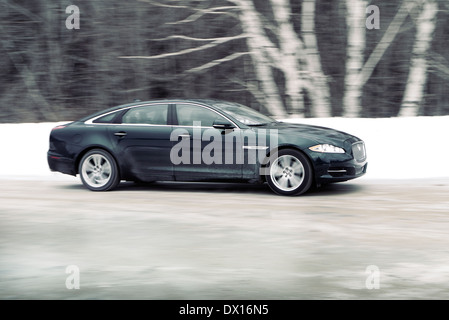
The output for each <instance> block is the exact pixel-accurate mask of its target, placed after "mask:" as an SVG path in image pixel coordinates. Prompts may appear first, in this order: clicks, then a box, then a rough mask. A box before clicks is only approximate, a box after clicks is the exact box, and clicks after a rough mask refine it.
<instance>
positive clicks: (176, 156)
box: [171, 103, 242, 181]
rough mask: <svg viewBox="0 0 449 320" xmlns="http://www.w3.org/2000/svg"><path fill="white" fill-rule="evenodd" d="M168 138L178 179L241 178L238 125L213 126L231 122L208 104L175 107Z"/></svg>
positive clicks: (179, 104)
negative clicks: (171, 128)
mask: <svg viewBox="0 0 449 320" xmlns="http://www.w3.org/2000/svg"><path fill="white" fill-rule="evenodd" d="M174 121H175V122H174V124H175V125H174V126H173V131H172V137H171V140H172V141H173V142H174V143H175V145H174V147H173V149H172V154H171V158H172V162H173V164H174V175H175V179H176V180H180V181H202V180H203V181H207V180H211V181H219V180H230V179H241V177H242V162H241V161H237V159H236V157H237V155H236V141H239V139H240V134H241V133H240V129H239V128H238V127H237V126H236V125H233V127H234V128H232V129H217V128H214V127H213V125H214V123H215V124H217V123H221V124H232V122H231V121H230V120H229V119H227V118H225V117H224V116H222V115H221V114H219V113H218V112H217V111H215V110H213V109H212V108H208V107H206V106H202V105H196V104H191V103H178V104H176V107H175V113H174Z"/></svg>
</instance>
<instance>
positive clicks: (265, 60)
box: [0, 0, 449, 123]
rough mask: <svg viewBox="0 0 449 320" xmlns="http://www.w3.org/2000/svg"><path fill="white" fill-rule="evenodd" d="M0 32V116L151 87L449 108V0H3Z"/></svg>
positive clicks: (398, 111) (50, 113) (87, 108)
mask: <svg viewBox="0 0 449 320" xmlns="http://www.w3.org/2000/svg"><path fill="white" fill-rule="evenodd" d="M70 5H76V6H77V7H78V8H79V11H80V16H79V18H80V20H79V21H80V25H79V29H68V28H67V26H66V22H67V21H66V20H68V19H69V22H70V19H71V18H70V16H71V14H72V12H66V8H67V7H68V6H70ZM373 6H376V7H377V8H378V9H379V11H378V17H379V20H378V21H376V20H375V16H374V15H375V14H376V8H375V7H373ZM72 18H73V17H72ZM73 21H75V20H73ZM377 22H378V26H377V27H378V28H376V27H374V26H376V23H377ZM368 25H370V26H371V28H368ZM0 34H1V37H0V52H1V57H2V62H1V63H0V72H1V76H2V77H1V79H0V122H3V123H6V122H43V121H62V120H64V121H65V120H75V119H77V118H79V117H81V116H84V115H87V114H90V113H92V112H95V111H98V110H101V109H105V108H107V107H111V106H115V105H119V104H125V103H129V102H132V101H134V100H135V99H140V100H149V99H157V98H215V99H224V100H228V101H236V102H239V103H242V104H245V105H248V106H251V107H252V108H254V109H257V110H260V111H262V112H264V113H266V114H271V115H274V116H276V117H289V116H299V117H329V116H338V117H341V116H343V117H396V116H420V115H424V116H431V115H447V114H449V95H448V94H447V92H448V91H449V90H448V89H449V81H448V80H449V50H448V48H449V36H448V34H449V1H447V0H441V1H437V0H416V1H413V0H409V1H406V0H392V1H376V0H373V1H368V0H228V1H227V0H210V1H207V0H184V1H175V0H159V1H153V0H128V1H123V0H95V1H93V0H59V1H55V0H33V1H29V0H26V1H25V0H0Z"/></svg>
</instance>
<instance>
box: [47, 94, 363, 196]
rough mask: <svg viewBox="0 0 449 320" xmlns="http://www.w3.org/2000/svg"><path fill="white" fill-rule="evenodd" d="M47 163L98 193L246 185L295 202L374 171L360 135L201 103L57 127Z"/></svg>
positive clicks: (162, 103) (137, 106)
mask: <svg viewBox="0 0 449 320" xmlns="http://www.w3.org/2000/svg"><path fill="white" fill-rule="evenodd" d="M47 159H48V164H49V167H50V170H52V171H58V172H61V173H65V174H69V175H73V176H76V175H79V176H80V177H81V181H82V183H83V184H84V185H85V186H86V187H87V188H88V189H90V190H93V191H107V190H112V189H114V188H115V187H117V185H118V184H119V183H120V181H122V180H123V181H136V182H153V181H196V182H247V183H267V184H268V185H269V187H270V188H271V189H272V190H273V191H274V192H276V193H277V194H280V195H288V196H294V195H300V194H302V193H304V192H306V191H307V190H308V189H309V188H310V187H312V186H320V185H323V184H328V183H333V182H341V181H346V180H350V179H354V178H357V177H360V176H362V175H364V174H365V173H366V169H367V165H368V164H367V157H366V151H365V144H364V142H363V141H362V140H360V139H359V138H357V137H355V136H353V135H350V134H347V133H344V132H340V131H336V130H333V129H329V128H324V127H317V126H311V125H304V124H291V123H284V122H279V121H276V120H274V119H273V118H270V117H268V116H265V115H263V114H261V113H259V112H257V111H255V110H253V109H251V108H248V107H245V106H243V105H240V104H237V103H233V102H226V101H219V100H199V99H198V100H157V101H146V102H135V103H132V104H127V105H121V106H117V107H114V108H110V109H107V110H104V111H102V112H98V113H95V114H92V115H89V116H87V117H85V118H82V119H80V120H78V121H74V122H71V123H68V124H66V125H61V126H57V127H55V128H53V130H52V131H51V133H50V148H49V150H48V154H47Z"/></svg>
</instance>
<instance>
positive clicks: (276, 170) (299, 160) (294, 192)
mask: <svg viewBox="0 0 449 320" xmlns="http://www.w3.org/2000/svg"><path fill="white" fill-rule="evenodd" d="M266 169H267V170H266V174H265V178H266V180H267V183H268V185H269V186H270V188H271V190H273V191H274V192H275V193H277V194H280V195H283V196H298V195H300V194H303V193H304V192H306V191H307V190H309V189H310V187H311V185H312V182H313V168H312V165H311V164H310V161H309V159H307V157H306V156H305V155H304V154H302V153H301V152H299V151H297V150H293V149H284V150H280V151H278V152H277V153H275V154H273V155H272V156H271V157H270V162H269V166H268V168H266Z"/></svg>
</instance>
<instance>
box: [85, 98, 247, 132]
mask: <svg viewBox="0 0 449 320" xmlns="http://www.w3.org/2000/svg"><path fill="white" fill-rule="evenodd" d="M178 104H187V105H192V106H197V107H201V108H206V109H208V110H210V111H212V112H215V113H216V114H218V115H219V116H221V117H223V118H225V119H226V120H228V121H229V122H230V123H232V124H233V125H234V126H235V128H234V129H239V130H240V129H241V128H240V127H239V126H238V125H237V124H236V123H235V122H234V121H232V120H231V119H229V118H228V117H227V116H225V115H223V114H221V113H219V112H218V111H216V110H214V109H212V108H210V107H209V106H206V105H202V104H197V103H192V102H179V103H176V102H173V103H160V102H154V103H145V104H139V105H135V106H128V107H123V108H120V109H117V110H113V111H110V112H107V113H103V114H100V115H98V116H96V117H93V118H90V119H88V120H86V121H84V124H88V125H96V126H97V125H102V126H108V125H114V126H155V127H175V128H214V127H209V126H208V127H203V126H200V127H196V126H180V125H169V124H147V123H94V121H95V120H97V119H98V118H101V117H104V116H107V115H109V114H111V113H114V112H121V111H123V110H126V109H134V108H139V107H147V106H154V105H168V106H170V105H174V106H175V107H176V105H178ZM176 112H177V111H176Z"/></svg>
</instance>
